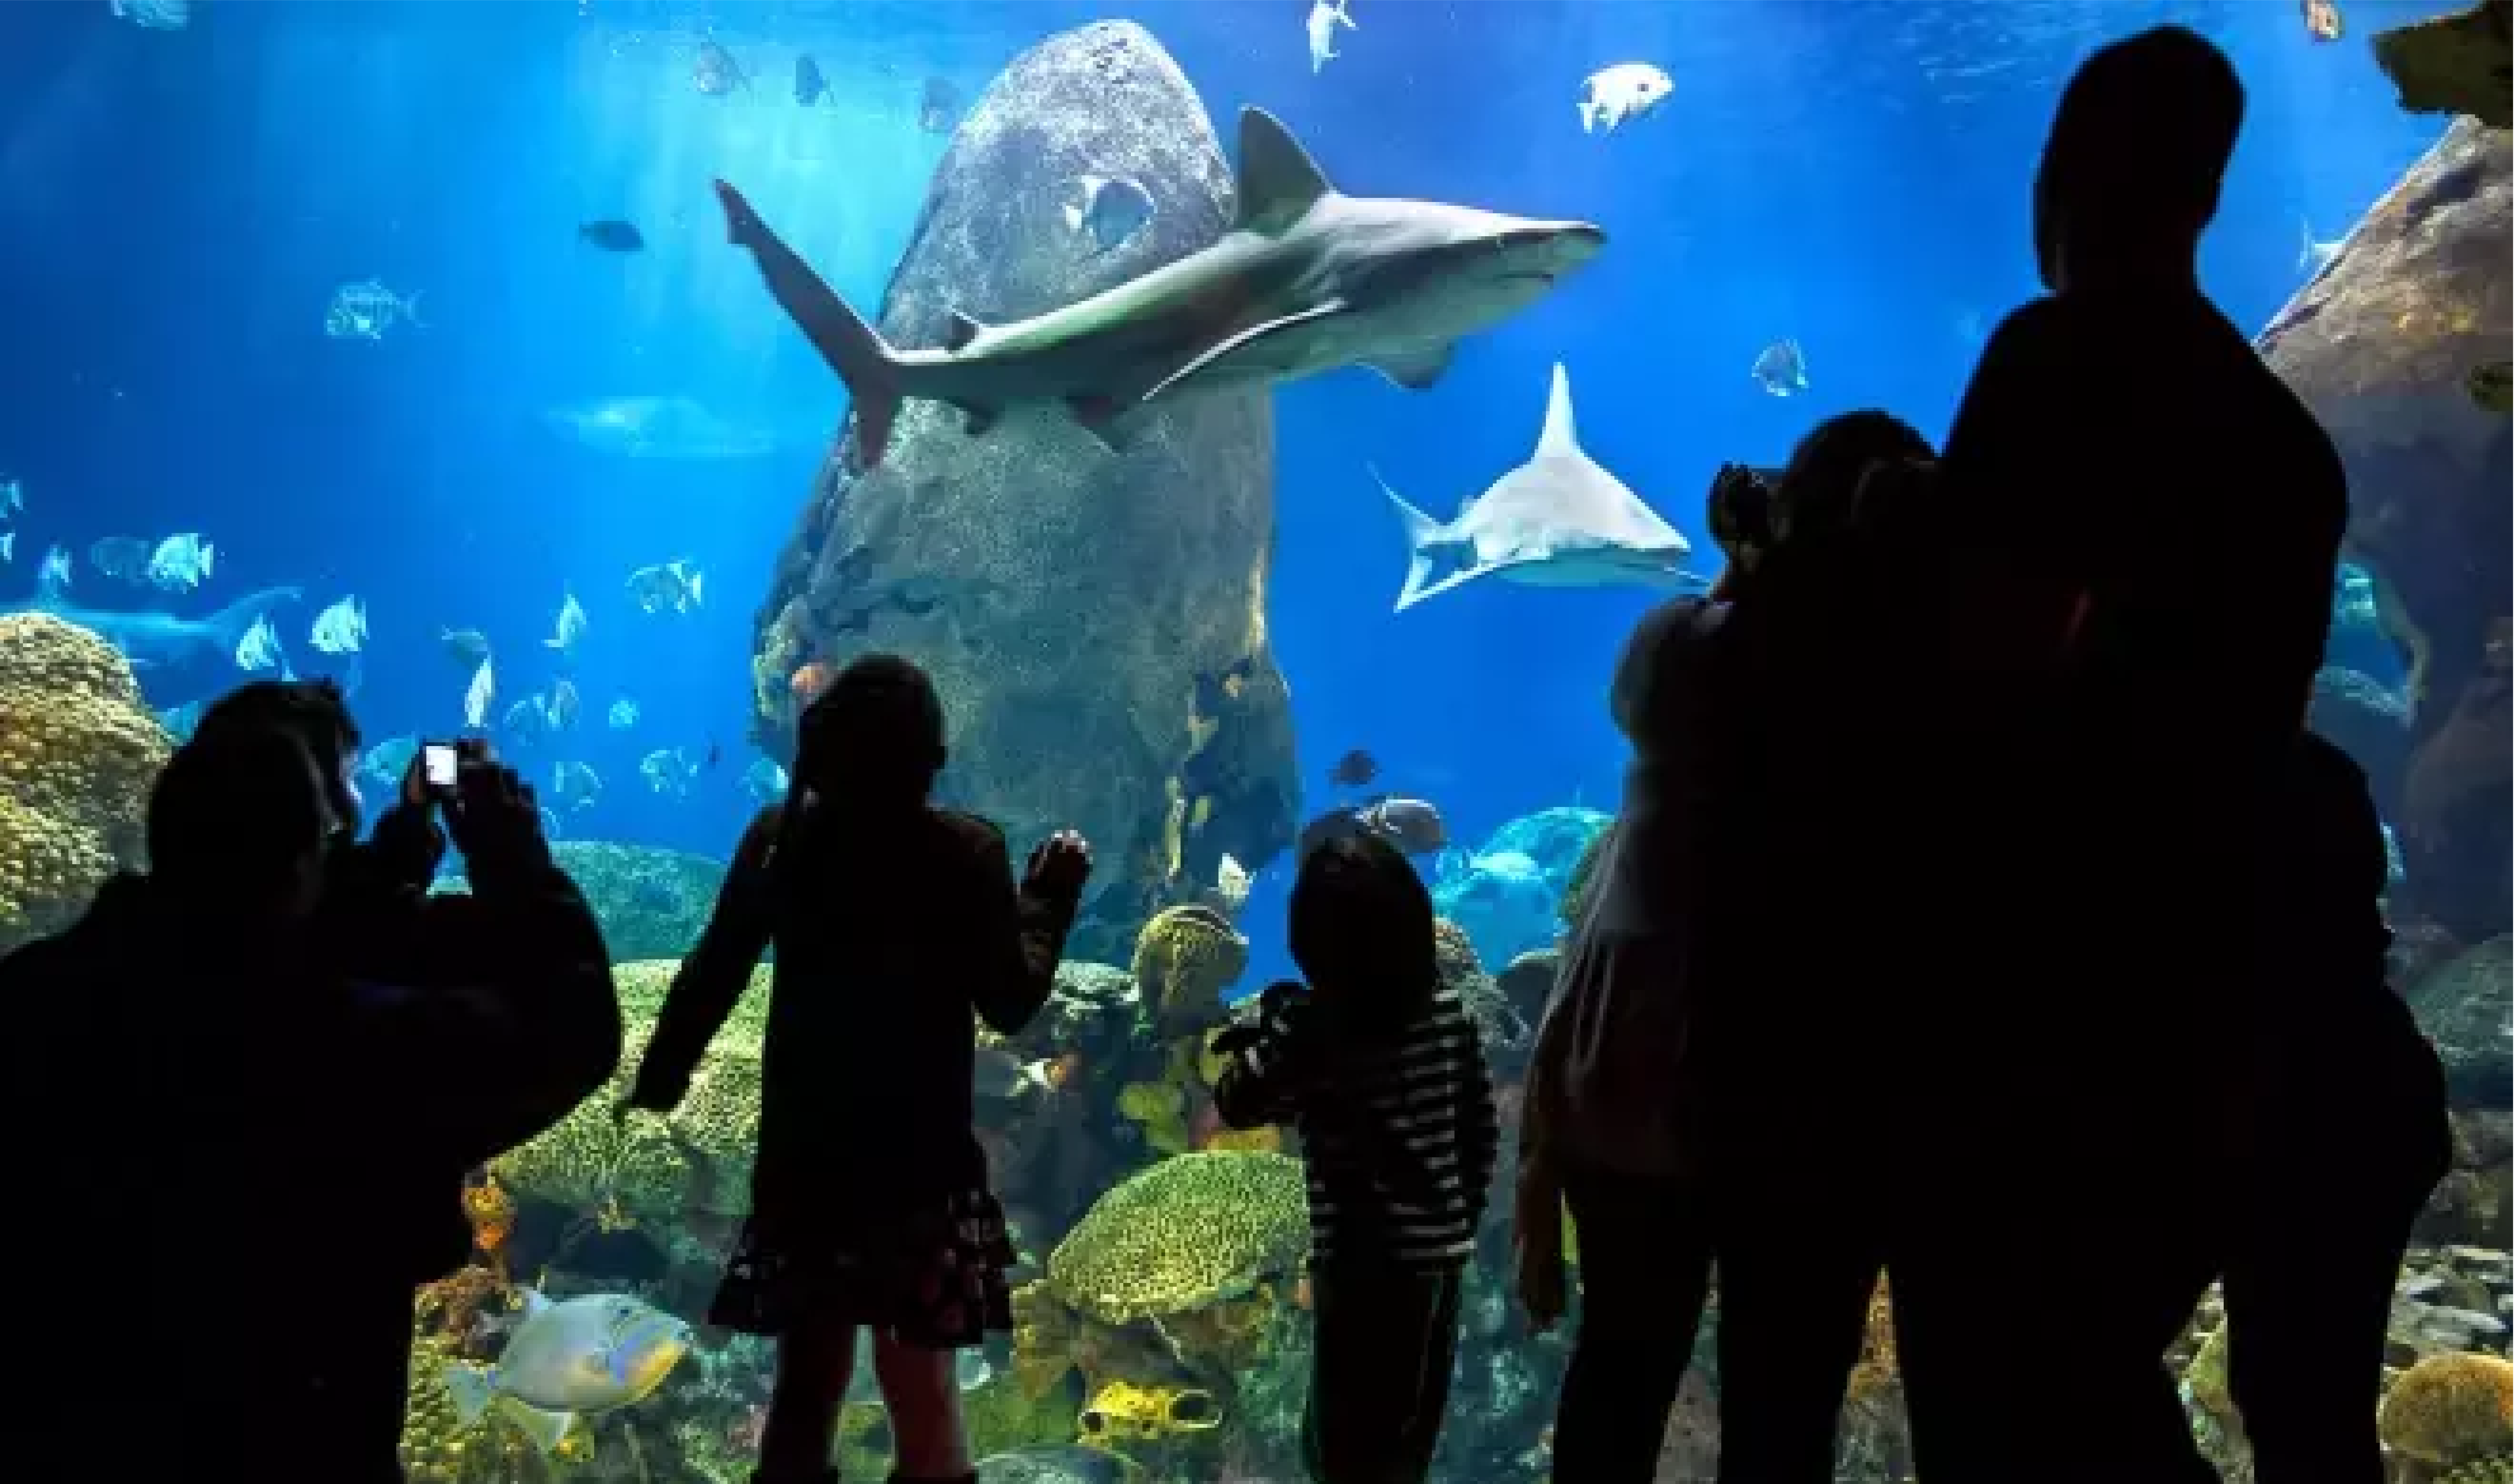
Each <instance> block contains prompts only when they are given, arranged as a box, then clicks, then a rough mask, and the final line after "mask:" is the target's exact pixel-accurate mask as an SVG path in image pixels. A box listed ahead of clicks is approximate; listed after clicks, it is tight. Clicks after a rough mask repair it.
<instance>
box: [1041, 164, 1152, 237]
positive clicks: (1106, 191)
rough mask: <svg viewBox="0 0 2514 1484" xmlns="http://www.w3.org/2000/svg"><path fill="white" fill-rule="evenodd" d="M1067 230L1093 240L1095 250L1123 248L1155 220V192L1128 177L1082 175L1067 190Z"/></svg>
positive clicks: (1065, 208)
mask: <svg viewBox="0 0 2514 1484" xmlns="http://www.w3.org/2000/svg"><path fill="white" fill-rule="evenodd" d="M1063 210H1064V213H1065V229H1066V230H1067V231H1069V232H1073V233H1074V234H1075V235H1076V236H1087V237H1089V238H1090V239H1091V242H1092V250H1093V251H1094V252H1095V253H1112V252H1115V251H1116V250H1117V249H1118V248H1120V247H1123V246H1124V245H1125V244H1126V242H1127V241H1128V240H1129V239H1130V238H1132V237H1133V236H1134V235H1135V234H1136V233H1137V232H1140V231H1142V230H1143V229H1144V227H1145V225H1146V223H1148V222H1150V221H1152V220H1153V197H1152V192H1150V191H1148V190H1146V189H1144V187H1143V184H1142V182H1140V181H1138V180H1133V179H1132V178H1130V177H1127V176H1092V175H1086V176H1079V177H1076V178H1075V181H1074V184H1073V186H1072V187H1071V188H1070V189H1068V190H1067V192H1066V199H1065V205H1064V208H1063Z"/></svg>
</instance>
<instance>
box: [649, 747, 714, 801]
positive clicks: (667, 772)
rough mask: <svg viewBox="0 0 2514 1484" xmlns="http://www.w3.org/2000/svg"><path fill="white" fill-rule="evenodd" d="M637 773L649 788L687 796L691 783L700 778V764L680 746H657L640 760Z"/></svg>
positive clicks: (678, 796) (673, 795)
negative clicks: (692, 759)
mask: <svg viewBox="0 0 2514 1484" xmlns="http://www.w3.org/2000/svg"><path fill="white" fill-rule="evenodd" d="M637 773H638V776H639V777H641V778H643V779H645V781H646V787H647V788H648V789H649V790H651V791H653V792H656V793H662V794H669V795H670V796H672V797H674V798H687V797H689V792H690V784H691V783H693V782H696V781H697V780H698V776H699V765H698V764H697V763H694V762H692V761H691V760H690V755H689V753H688V752H686V751H684V750H683V749H681V748H679V747H657V748H656V749H655V750H654V751H652V752H649V753H647V754H646V755H645V756H644V757H643V758H640V759H639V760H638V762H637Z"/></svg>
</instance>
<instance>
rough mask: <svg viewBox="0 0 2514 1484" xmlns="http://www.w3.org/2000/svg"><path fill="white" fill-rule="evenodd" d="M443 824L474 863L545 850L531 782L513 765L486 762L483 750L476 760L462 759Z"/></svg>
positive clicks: (537, 806) (546, 847)
mask: <svg viewBox="0 0 2514 1484" xmlns="http://www.w3.org/2000/svg"><path fill="white" fill-rule="evenodd" d="M445 826H446V829H447V831H448V832H449V833H451V834H452V835H453V836H454V843H455V845H456V846H457V847H458V848H459V849H461V850H462V852H463V858H464V859H465V860H466V861H469V862H474V863H477V862H479V861H480V860H481V859H482V857H483V856H486V857H489V858H491V859H495V860H505V859H510V858H511V857H513V856H514V855H516V854H518V853H521V854H525V855H530V854H531V853H533V852H535V851H547V849H548V842H547V841H545V840H544V839H543V838H542V819H541V803H540V801H539V800H538V799H536V798H535V797H534V796H533V785H532V784H530V783H527V782H524V781H523V779H522V778H521V777H520V776H518V775H517V774H516V772H515V770H514V769H512V768H509V767H507V766H506V765H504V764H502V763H495V762H490V761H488V760H487V759H486V756H485V754H483V755H482V756H481V757H480V758H479V759H478V760H471V759H466V761H465V762H464V764H463V766H462V768H461V769H460V770H458V771H457V772H456V774H455V776H454V797H453V798H452V799H451V800H450V801H449V802H448V803H447V806H446V810H445Z"/></svg>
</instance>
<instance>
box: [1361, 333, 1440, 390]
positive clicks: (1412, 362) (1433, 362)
mask: <svg viewBox="0 0 2514 1484" xmlns="http://www.w3.org/2000/svg"><path fill="white" fill-rule="evenodd" d="M1457 353H1458V347H1457V345H1456V344H1455V343H1454V342H1453V343H1450V344H1446V345H1437V346H1434V347H1433V348H1432V349H1430V350H1417V351H1408V352H1406V353H1404V354H1401V355H1383V356H1381V357H1379V358H1378V359H1377V360H1374V361H1372V362H1370V369H1371V370H1373V371H1376V372H1378V373H1379V374H1380V375H1381V376H1384V377H1386V378H1388V380H1390V381H1394V382H1396V383H1397V384H1398V385H1399V386H1402V387H1404V388H1405V389H1406V390H1408V391H1421V390H1423V389H1425V388H1426V387H1429V386H1431V385H1432V384H1433V383H1435V382H1437V381H1439V380H1440V378H1441V376H1442V375H1443V374H1445V373H1446V372H1447V371H1448V369H1449V362H1450V361H1452V360H1454V359H1456V358H1457Z"/></svg>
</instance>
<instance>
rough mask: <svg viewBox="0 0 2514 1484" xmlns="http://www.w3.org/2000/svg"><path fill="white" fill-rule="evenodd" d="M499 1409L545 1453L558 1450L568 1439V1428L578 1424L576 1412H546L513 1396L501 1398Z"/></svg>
mask: <svg viewBox="0 0 2514 1484" xmlns="http://www.w3.org/2000/svg"><path fill="white" fill-rule="evenodd" d="M498 1410H499V1411H500V1412H502V1413H504V1414H505V1415H506V1418H507V1421H508V1422H510V1423H513V1424H515V1426H516V1427H517V1428H518V1429H519V1430H520V1431H522V1433H523V1434H524V1436H526V1437H528V1438H531V1439H532V1440H533V1446H534V1447H536V1448H539V1449H540V1450H541V1451H542V1452H543V1453H544V1454H545V1455H547V1454H553V1453H556V1452H558V1445H559V1444H561V1443H564V1442H566V1441H567V1429H568V1428H570V1427H573V1426H575V1425H576V1414H575V1413H573V1412H544V1411H543V1410H542V1409H541V1408H539V1407H534V1406H528V1405H526V1404H525V1403H523V1402H519V1401H517V1400H515V1399H514V1398H513V1397H511V1396H507V1397H501V1398H499V1407H498Z"/></svg>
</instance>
